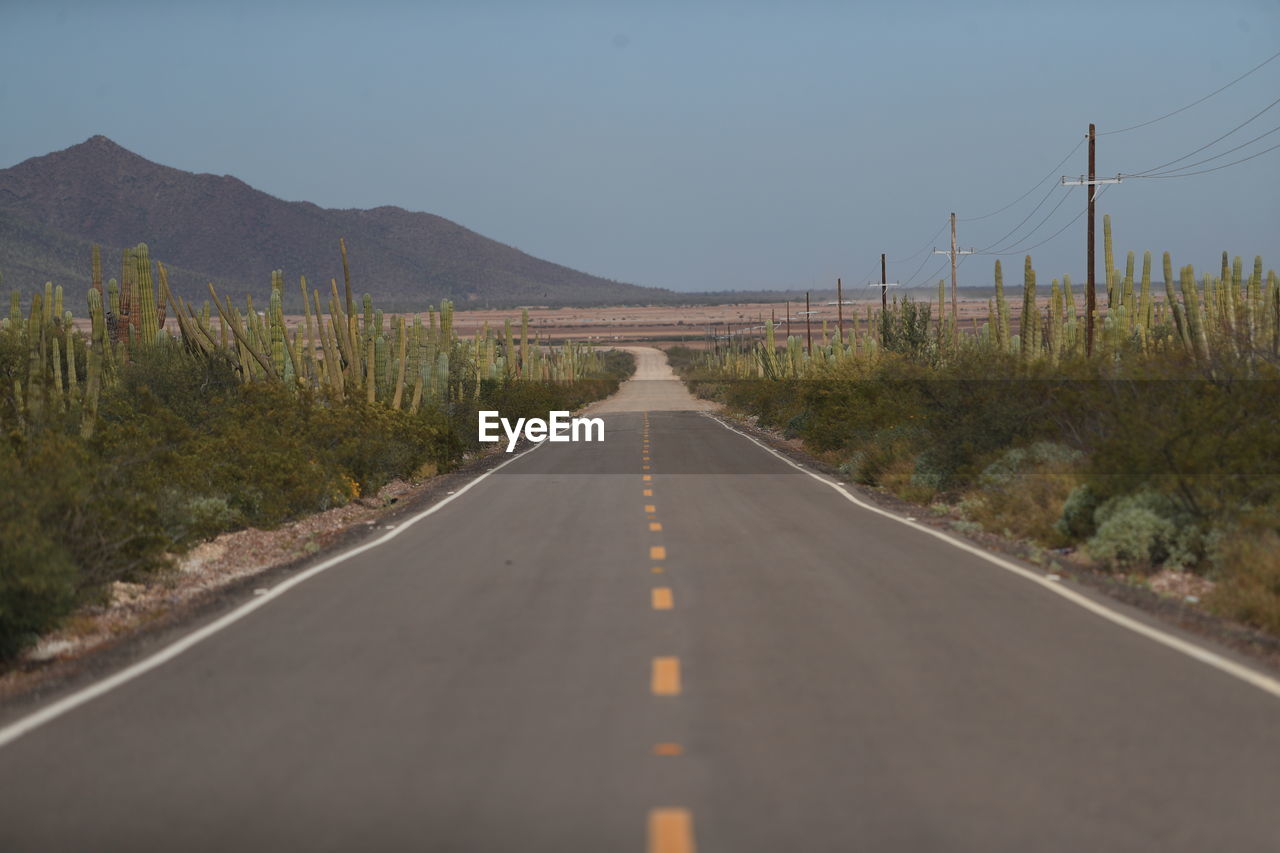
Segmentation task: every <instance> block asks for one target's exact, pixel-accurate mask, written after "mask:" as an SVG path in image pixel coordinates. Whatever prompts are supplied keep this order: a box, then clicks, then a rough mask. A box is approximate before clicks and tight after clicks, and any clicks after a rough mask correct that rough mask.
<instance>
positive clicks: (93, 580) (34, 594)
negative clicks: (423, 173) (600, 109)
mask: <svg viewBox="0 0 1280 853" xmlns="http://www.w3.org/2000/svg"><path fill="white" fill-rule="evenodd" d="M93 268H94V277H93V282H94V284H93V286H92V287H91V288H90V289H89V293H88V307H89V315H90V320H91V331H90V333H89V334H87V335H86V334H84V333H82V332H80V331H77V330H75V328H74V324H73V318H72V316H71V312H70V311H67V310H65V306H64V305H63V294H62V292H61V289H60V288H54V287H53V286H52V285H49V286H47V287H46V289H45V292H44V293H43V294H36V296H35V298H34V299H32V301H31V303H30V305H29V306H27V310H25V311H24V310H23V305H22V304H21V302H20V301H19V299H18V298H17V295H16V294H14V298H13V299H12V301H11V306H10V312H9V315H8V316H7V317H5V318H4V319H3V321H0V483H3V489H0V659H4V658H10V657H12V656H13V655H15V654H16V653H17V652H19V651H20V650H21V649H22V648H23V647H25V646H26V645H28V644H29V643H31V642H32V641H33V640H34V639H35V638H36V637H38V635H39V634H40V633H42V632H44V631H47V630H49V629H50V628H52V627H54V626H55V625H57V624H58V622H59V621H60V620H61V619H63V618H65V617H66V615H67V614H68V613H70V612H71V611H72V610H73V609H74V608H75V607H76V606H78V605H79V604H82V603H87V602H93V601H96V600H101V599H102V598H103V597H104V596H106V595H107V594H109V590H110V587H111V584H112V583H113V582H115V581H120V580H124V581H139V580H146V579H148V578H151V577H154V576H155V575H156V573H157V572H161V571H163V570H164V569H165V568H166V567H168V566H169V565H170V564H171V561H172V559H173V557H174V556H175V555H177V554H180V553H181V552H183V551H184V550H186V549H187V548H189V547H191V546H192V545H194V544H196V543H198V542H200V541H202V540H205V539H208V538H211V537H213V536H215V535H217V534H219V533H222V532H225V531H230V530H236V529H240V528H243V527H262V528H268V527H274V526H277V525H279V524H282V523H284V522H286V521H290V520H292V519H296V518H298V517H300V516H303V515H307V514H310V513H314V512H319V511H323V510H326V509H330V508H332V507H336V506H341V505H343V504H346V503H348V502H349V501H352V500H354V499H356V498H359V497H360V496H362V495H370V494H373V493H375V492H377V490H378V489H379V488H381V487H382V486H383V485H385V484H386V483H388V482H390V481H391V480H394V479H397V478H398V479H405V480H412V479H416V478H423V477H427V476H430V475H432V474H434V473H436V472H440V471H445V470H448V469H449V468H451V467H455V466H457V465H458V464H459V463H460V462H461V461H462V460H463V459H464V457H466V456H467V455H468V454H470V453H474V452H476V451H478V450H479V449H480V448H479V445H478V443H477V439H476V412H477V411H478V410H479V409H482V408H483V409H497V410H499V411H501V412H502V413H503V415H504V416H506V417H512V418H516V417H543V418H545V417H546V416H547V414H548V412H549V411H551V410H573V409H576V408H578V407H580V406H582V405H584V404H586V403H587V402H589V401H591V400H594V399H598V398H600V397H603V396H607V395H608V394H610V393H612V392H613V391H614V390H616V388H617V386H618V383H619V382H620V381H621V380H622V379H624V378H626V376H628V375H629V374H630V372H631V370H632V369H633V361H632V358H631V356H629V355H627V354H625V353H620V352H612V351H609V352H597V351H595V350H592V349H590V348H588V347H584V346H581V345H576V344H571V345H567V346H564V347H558V348H547V347H544V346H543V345H542V344H541V342H539V341H538V340H536V339H534V338H532V337H531V336H530V335H529V331H528V325H527V320H526V321H525V322H523V323H522V324H521V325H520V327H519V328H518V329H517V328H515V327H514V326H513V324H511V323H507V324H505V326H504V328H503V329H502V330H491V329H488V328H485V329H483V330H482V331H481V332H480V333H478V334H477V335H476V336H475V337H474V338H471V339H464V338H461V337H459V336H458V335H457V334H456V333H455V332H454V330H453V327H452V314H453V309H452V306H451V305H450V304H449V303H447V302H446V303H444V304H442V305H441V307H440V310H439V311H436V310H431V311H429V312H428V313H427V316H426V317H425V318H424V317H421V316H411V317H404V316H384V315H383V313H382V312H381V311H378V310H375V309H374V307H373V303H372V299H371V298H370V297H369V296H368V295H365V296H364V298H363V300H362V301H361V306H360V307H361V310H357V309H356V306H355V302H354V299H353V297H352V294H351V287H350V282H349V281H347V282H345V283H344V284H345V297H344V296H340V294H339V290H338V285H337V283H336V282H333V283H331V287H330V291H331V292H330V298H329V300H328V305H327V307H328V312H327V313H323V312H322V311H321V301H320V297H319V294H318V292H315V291H312V292H310V293H308V291H307V288H306V283H305V281H304V282H302V287H301V290H302V292H303V293H304V294H305V295H306V296H307V299H308V303H309V305H308V311H307V315H306V317H305V322H304V324H303V326H300V327H299V328H297V329H292V330H291V329H288V328H287V327H286V326H285V323H284V318H283V314H282V310H281V300H282V289H283V276H282V275H281V274H279V273H276V274H275V275H274V276H273V282H272V290H271V294H270V297H269V300H268V303H267V310H266V311H265V312H263V313H261V314H260V313H258V312H257V311H256V310H255V309H254V306H253V303H252V300H249V301H248V302H247V304H246V306H245V307H244V308H243V309H241V308H239V307H237V306H236V305H234V304H233V303H232V302H231V300H230V299H221V298H220V297H219V296H218V295H217V294H216V292H213V293H211V298H212V300H213V303H214V304H213V305H212V306H211V305H210V303H208V302H206V303H205V304H204V305H203V306H201V307H199V308H197V307H195V306H192V305H187V304H185V303H184V302H182V301H181V300H176V299H174V297H173V296H172V294H171V293H170V292H169V289H168V286H167V281H166V270H165V268H164V266H163V265H159V266H158V267H157V266H155V265H153V263H152V261H151V259H150V258H149V256H148V253H147V250H146V247H145V246H138V247H137V248H136V249H132V250H129V251H128V252H126V253H125V257H124V260H123V264H122V273H121V277H120V279H111V280H110V281H108V282H107V283H106V284H105V285H104V284H103V282H102V276H101V271H100V263H99V258H98V254H97V252H96V251H95V253H94V258H93ZM211 291H212V288H211ZM170 310H172V312H173V314H174V316H175V319H176V320H177V330H176V332H177V333H176V334H170V332H169V331H168V329H167V324H166V322H165V320H166V315H167V314H168V312H169V311H170Z"/></svg>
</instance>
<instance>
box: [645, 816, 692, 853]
mask: <svg viewBox="0 0 1280 853" xmlns="http://www.w3.org/2000/svg"><path fill="white" fill-rule="evenodd" d="M648 853H697V848H696V847H694V844H693V815H692V814H691V813H690V812H689V810H688V809H671V808H666V809H653V810H652V811H650V812H649V849H648Z"/></svg>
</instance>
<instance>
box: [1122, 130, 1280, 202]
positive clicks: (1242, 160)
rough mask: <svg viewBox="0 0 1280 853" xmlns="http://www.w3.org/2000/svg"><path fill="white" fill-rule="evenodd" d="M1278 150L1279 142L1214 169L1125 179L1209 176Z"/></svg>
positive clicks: (1129, 176)
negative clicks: (1211, 173)
mask: <svg viewBox="0 0 1280 853" xmlns="http://www.w3.org/2000/svg"><path fill="white" fill-rule="evenodd" d="M1277 148H1280V142H1277V143H1276V144H1275V145H1272V146H1271V147H1270V148H1263V149H1262V150H1261V151H1259V152H1257V153H1256V154H1250V155H1249V156H1248V157H1243V158H1241V159H1239V160H1233V161H1231V162H1230V163H1223V164H1222V165H1221V166H1214V167H1213V168H1212V169H1198V170H1197V171H1194V172H1178V171H1173V172H1167V173H1165V174H1162V175H1125V177H1126V178H1189V177H1191V176H1192V175H1207V174H1209V173H1210V172H1216V171H1218V170H1219V169H1229V168H1231V167H1232V166H1238V165H1240V164H1241V163H1247V162H1249V161H1250V160H1252V159H1253V158H1255V157H1261V156H1262V155H1263V154H1266V153H1267V152H1269V151H1275V150H1276V149H1277ZM1205 162H1208V161H1205ZM1099 195H1101V193H1099Z"/></svg>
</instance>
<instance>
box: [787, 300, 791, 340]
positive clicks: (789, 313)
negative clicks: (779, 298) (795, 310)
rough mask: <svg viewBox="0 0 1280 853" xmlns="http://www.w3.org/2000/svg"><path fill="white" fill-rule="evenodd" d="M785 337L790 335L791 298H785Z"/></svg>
mask: <svg viewBox="0 0 1280 853" xmlns="http://www.w3.org/2000/svg"><path fill="white" fill-rule="evenodd" d="M787 337H788V338H789V337H791V300H790V299H788V300H787Z"/></svg>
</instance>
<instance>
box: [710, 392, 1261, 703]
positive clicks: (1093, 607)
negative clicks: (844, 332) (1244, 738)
mask: <svg viewBox="0 0 1280 853" xmlns="http://www.w3.org/2000/svg"><path fill="white" fill-rule="evenodd" d="M705 416H706V417H708V418H710V419H711V420H713V421H715V422H716V423H718V424H720V426H722V427H724V428H725V429H727V430H729V432H733V433H737V434H738V435H740V436H742V437H743V438H745V439H746V440H747V441H749V442H751V443H752V444H754V445H756V446H757V447H759V448H761V449H762V450H764V451H766V452H768V453H771V454H773V455H774V456H776V457H778V458H779V459H781V460H782V461H783V462H785V463H787V464H788V465H790V466H791V467H792V468H795V469H796V470H798V471H800V472H802V473H804V474H807V475H808V476H810V477H812V478H813V479H815V480H817V481H818V482H819V483H823V484H825V485H828V486H830V487H831V488H832V489H835V491H836V492H837V493H838V494H840V495H841V496H842V497H844V498H845V499H847V500H848V501H850V502H852V503H853V504H855V505H857V506H859V507H861V508H862V509H865V510H868V511H869V512H874V513H876V514H877V515H883V516H884V517H885V518H891V519H893V520H894V521H896V522H898V523H899V524H905V525H907V526H908V527H913V528H915V529H916V530H919V531H920V532H921V533H927V534H929V535H930V536H934V537H936V538H938V539H941V540H942V541H943V542H946V543H948V544H950V545H954V546H955V547H957V548H959V549H960V550H962V551H968V552H969V553H970V554H973V555H974V556H977V557H981V558H982V559H984V560H986V561H987V562H989V563H992V564H994V565H996V566H999V567H1000V568H1002V569H1004V570H1005V571H1007V572H1012V573H1013V574H1015V575H1018V576H1019V577H1021V578H1024V579H1026V580H1029V581H1031V582H1032V583H1035V584H1039V585H1040V586H1042V587H1044V588H1045V589H1047V590H1049V592H1052V593H1053V594H1054V595H1057V596H1061V597H1062V598H1065V599H1066V600H1067V601H1070V602H1071V603H1072V604H1075V605H1077V606H1079V607H1083V608H1084V609H1085V610H1088V611H1089V612H1090V613H1093V614H1095V615H1097V616H1101V617H1102V618H1103V619H1106V620H1107V621H1108V622H1112V623H1114V624H1116V625H1119V626H1120V627H1122V628H1128V629H1129V630H1130V631H1133V632H1134V633H1135V634H1141V635H1142V636H1144V637H1146V638H1148V639H1150V640H1154V641H1156V642H1157V643H1159V644H1160V645H1162V646H1166V647H1167V648H1170V649H1173V650H1174V651H1177V652H1181V653H1182V654H1184V655H1186V656H1187V657H1189V658H1193V659H1195V660H1198V661H1200V662H1201V663H1203V664H1207V665H1209V666H1211V667H1213V668H1214V669H1216V670H1218V671H1220V672H1224V673H1226V674H1227V675H1230V676H1234V677H1235V678H1238V679H1240V680H1241V681H1244V682H1246V683H1248V684H1251V685H1253V686H1254V687H1256V688H1258V689H1259V690H1262V691H1264V692H1266V693H1270V694H1271V695H1272V696H1274V697H1276V698H1278V699H1280V681H1277V680H1276V679H1274V678H1272V677H1271V676H1269V675H1266V674H1264V673H1261V672H1258V671H1257V670H1254V669H1250V668H1249V667H1247V666H1243V665H1241V664H1238V663H1236V662H1235V661H1233V660H1229V659H1228V658H1225V657H1223V656H1222V655H1220V654H1217V653H1215V652H1211V651H1209V650H1208V649H1206V648H1204V647H1202V646H1198V645H1196V644H1195V643H1189V642H1187V641H1186V640H1183V639H1181V638H1179V637H1175V636H1173V635H1172V634H1167V633H1165V632H1164V631H1161V630H1159V629H1158V628H1153V627H1151V626H1150V625H1147V624H1145V623H1143V622H1139V621H1138V620H1136V619H1133V618H1131V617H1129V616H1126V615H1124V614H1123V613H1120V612H1118V611H1116V610H1112V609H1111V608H1110V607H1107V606H1105V605H1103V604H1099V603H1098V602H1096V601H1094V600H1093V599H1091V598H1089V597H1088V596H1085V595H1081V594H1080V593H1078V592H1076V591H1075V590H1073V589H1071V588H1070V587H1066V586H1063V584H1062V583H1061V581H1051V580H1049V579H1048V578H1046V577H1043V576H1041V575H1038V574H1036V573H1035V572H1033V571H1030V570H1028V569H1024V568H1023V567H1022V566H1019V565H1017V564H1016V563H1013V562H1011V561H1009V560H1006V559H1004V558H1003V557H998V556H996V555H995V554H991V553H988V552H987V551H984V550H982V549H981V548H978V547H976V546H974V545H970V544H969V543H968V542H962V541H960V540H959V539H953V538H952V537H950V536H948V535H947V534H945V533H943V532H941V531H940V530H935V529H934V528H932V527H928V526H927V525H924V524H920V523H918V522H915V521H908V520H906V519H905V518H902V517H901V516H897V515H894V514H893V513H891V512H888V511H887V510H883V509H881V508H880V507H878V506H874V505H872V504H869V503H867V502H865V501H862V500H859V499H858V498H857V497H856V496H855V495H853V494H852V493H851V492H850V491H849V490H848V489H847V488H846V487H845V485H844V484H843V483H838V482H836V481H835V480H829V479H827V478H826V477H823V476H822V475H820V474H817V473H815V472H813V471H810V470H809V469H808V468H805V467H804V466H803V465H800V464H798V463H796V462H794V461H792V460H790V459H788V458H787V457H786V456H784V455H782V454H781V453H779V452H778V451H776V450H774V449H773V448H772V447H769V446H768V445H767V444H764V443H763V442H760V441H757V440H756V439H755V438H754V437H752V436H750V435H747V434H746V433H745V432H742V431H741V430H737V429H734V428H733V427H731V426H729V425H728V424H727V423H725V422H724V421H722V420H721V419H719V418H717V417H714V416H712V415H705Z"/></svg>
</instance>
